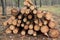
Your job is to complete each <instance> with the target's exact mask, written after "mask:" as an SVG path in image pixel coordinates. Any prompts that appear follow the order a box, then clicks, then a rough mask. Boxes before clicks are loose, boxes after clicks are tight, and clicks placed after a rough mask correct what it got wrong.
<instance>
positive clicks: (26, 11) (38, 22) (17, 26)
mask: <svg viewBox="0 0 60 40" xmlns="http://www.w3.org/2000/svg"><path fill="white" fill-rule="evenodd" d="M11 14H12V16H11V17H10V18H9V19H8V20H7V21H5V22H4V23H3V25H4V26H7V29H6V31H5V32H6V33H7V34H9V33H13V34H18V33H19V34H21V35H23V36H25V35H32V36H37V35H40V34H43V35H46V36H50V37H58V35H59V31H58V30H57V29H56V28H55V26H56V22H55V20H54V19H53V17H52V14H51V13H50V12H48V11H41V10H38V9H37V8H36V6H35V5H33V3H32V2H31V0H26V1H25V2H24V7H23V8H22V9H20V10H17V9H16V8H13V9H12V10H11Z"/></svg>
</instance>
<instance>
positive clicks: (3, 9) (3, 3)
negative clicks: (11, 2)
mask: <svg viewBox="0 0 60 40" xmlns="http://www.w3.org/2000/svg"><path fill="white" fill-rule="evenodd" d="M1 4H2V13H3V14H2V15H6V11H5V9H6V5H5V0H1Z"/></svg>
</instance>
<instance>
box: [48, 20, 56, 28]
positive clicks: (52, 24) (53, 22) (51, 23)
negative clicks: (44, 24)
mask: <svg viewBox="0 0 60 40" xmlns="http://www.w3.org/2000/svg"><path fill="white" fill-rule="evenodd" d="M48 25H49V27H50V28H55V26H56V23H55V21H50V22H49V24H48Z"/></svg>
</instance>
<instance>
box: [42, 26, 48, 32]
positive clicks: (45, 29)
mask: <svg viewBox="0 0 60 40" xmlns="http://www.w3.org/2000/svg"><path fill="white" fill-rule="evenodd" d="M48 31H49V28H48V26H42V27H41V32H42V33H47V32H48Z"/></svg>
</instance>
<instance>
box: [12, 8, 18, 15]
mask: <svg viewBox="0 0 60 40" xmlns="http://www.w3.org/2000/svg"><path fill="white" fill-rule="evenodd" d="M11 14H12V15H14V16H16V15H17V14H18V10H17V9H16V8H13V9H12V10H11Z"/></svg>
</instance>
